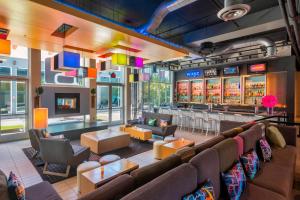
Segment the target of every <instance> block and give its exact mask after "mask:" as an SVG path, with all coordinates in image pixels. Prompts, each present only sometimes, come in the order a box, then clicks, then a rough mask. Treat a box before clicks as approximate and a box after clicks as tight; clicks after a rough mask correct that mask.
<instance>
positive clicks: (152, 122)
mask: <svg viewBox="0 0 300 200" xmlns="http://www.w3.org/2000/svg"><path fill="white" fill-rule="evenodd" d="M155 124H156V119H152V118H150V119H149V120H148V125H149V126H155Z"/></svg>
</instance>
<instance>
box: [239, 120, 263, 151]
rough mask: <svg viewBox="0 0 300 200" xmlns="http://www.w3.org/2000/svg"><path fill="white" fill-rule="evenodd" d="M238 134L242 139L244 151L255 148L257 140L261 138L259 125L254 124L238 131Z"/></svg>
mask: <svg viewBox="0 0 300 200" xmlns="http://www.w3.org/2000/svg"><path fill="white" fill-rule="evenodd" d="M240 136H241V137H242V138H243V139H244V153H246V152H249V151H250V150H252V149H255V150H256V144H257V141H258V140H260V139H261V138H262V129H261V126H260V125H258V124H256V125H254V126H252V127H251V128H249V129H248V130H246V131H244V132H242V133H240Z"/></svg>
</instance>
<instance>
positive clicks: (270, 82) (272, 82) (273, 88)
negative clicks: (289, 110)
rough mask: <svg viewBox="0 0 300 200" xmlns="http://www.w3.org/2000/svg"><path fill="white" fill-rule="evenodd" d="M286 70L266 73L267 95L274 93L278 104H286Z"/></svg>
mask: <svg viewBox="0 0 300 200" xmlns="http://www.w3.org/2000/svg"><path fill="white" fill-rule="evenodd" d="M286 85H287V72H272V73H267V95H274V96H276V97H277V99H278V103H279V104H284V105H286V95H287V91H286Z"/></svg>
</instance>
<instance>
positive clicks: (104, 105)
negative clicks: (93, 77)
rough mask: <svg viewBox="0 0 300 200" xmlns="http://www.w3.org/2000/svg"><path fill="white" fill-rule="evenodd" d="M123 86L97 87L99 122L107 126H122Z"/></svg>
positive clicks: (99, 85) (105, 85)
mask: <svg viewBox="0 0 300 200" xmlns="http://www.w3.org/2000/svg"><path fill="white" fill-rule="evenodd" d="M123 88H124V87H123V86H122V85H118V84H98V85H97V120H99V121H103V122H104V123H106V124H110V125H111V124H121V123H122V122H123V121H124V120H123V119H124V115H123V113H124V107H123V105H124V104H123Z"/></svg>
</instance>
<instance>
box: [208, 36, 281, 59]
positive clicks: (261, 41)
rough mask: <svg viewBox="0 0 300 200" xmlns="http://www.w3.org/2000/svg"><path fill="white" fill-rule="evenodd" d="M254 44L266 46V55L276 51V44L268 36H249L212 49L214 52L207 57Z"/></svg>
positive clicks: (272, 54) (270, 55) (271, 54)
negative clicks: (249, 37)
mask: <svg viewBox="0 0 300 200" xmlns="http://www.w3.org/2000/svg"><path fill="white" fill-rule="evenodd" d="M255 45H261V46H264V47H265V48H266V51H267V52H266V57H272V56H274V55H275V53H276V44H275V42H273V41H272V40H270V39H268V38H251V39H247V40H240V41H236V42H232V43H230V44H229V45H227V46H225V47H223V48H221V49H218V50H216V51H214V53H212V54H210V55H208V56H207V57H213V56H218V55H222V54H224V53H228V52H229V51H231V50H233V49H240V48H245V47H250V46H255Z"/></svg>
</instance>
